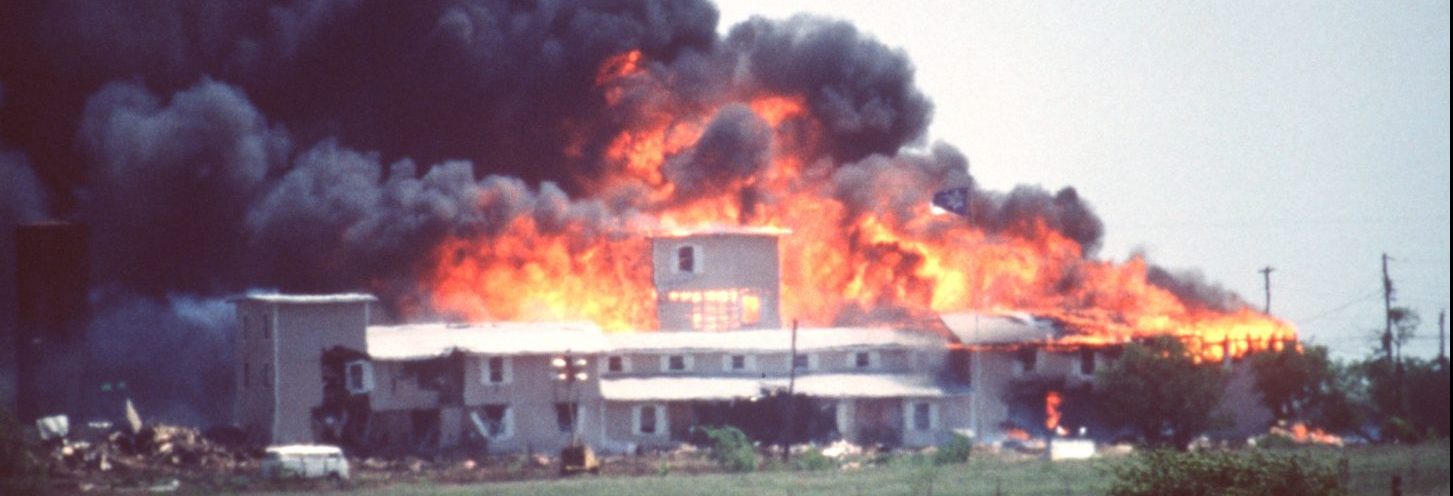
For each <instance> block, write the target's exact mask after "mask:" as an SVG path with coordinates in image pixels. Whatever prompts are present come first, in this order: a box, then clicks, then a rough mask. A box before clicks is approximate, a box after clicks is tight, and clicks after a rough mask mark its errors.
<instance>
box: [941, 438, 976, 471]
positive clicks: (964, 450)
mask: <svg viewBox="0 0 1453 496" xmlns="http://www.w3.org/2000/svg"><path fill="white" fill-rule="evenodd" d="M973 449H974V443H973V442H972V441H969V438H967V437H964V436H963V435H961V434H954V438H953V439H950V440H949V442H947V443H943V444H942V445H940V446H939V447H938V452H936V453H934V454H933V464H934V465H952V464H955V463H966V462H968V461H969V454H970V452H972V451H973Z"/></svg>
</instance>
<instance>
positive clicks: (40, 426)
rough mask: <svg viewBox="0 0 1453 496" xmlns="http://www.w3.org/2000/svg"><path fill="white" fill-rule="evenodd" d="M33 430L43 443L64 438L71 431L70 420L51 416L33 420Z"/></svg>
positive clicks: (61, 416) (64, 417)
mask: <svg viewBox="0 0 1453 496" xmlns="http://www.w3.org/2000/svg"><path fill="white" fill-rule="evenodd" d="M35 428H36V430H38V431H40V438H41V439H42V440H45V441H49V440H52V439H58V438H63V437H66V435H68V434H70V431H71V421H70V418H68V417H66V416H65V415H51V416H49V417H41V418H38V419H35Z"/></svg>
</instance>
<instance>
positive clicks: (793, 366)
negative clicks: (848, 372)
mask: <svg viewBox="0 0 1453 496" xmlns="http://www.w3.org/2000/svg"><path fill="white" fill-rule="evenodd" d="M791 350H792V351H791V353H790V354H789V355H787V415H786V416H785V417H786V418H784V419H783V422H782V461H784V462H785V461H787V459H788V458H789V457H790V456H791V454H792V440H791V432H792V420H793V417H794V415H793V413H794V412H793V410H794V408H793V407H794V406H796V402H795V401H794V400H795V399H796V397H795V396H794V394H795V393H796V389H797V319H792V348H791Z"/></svg>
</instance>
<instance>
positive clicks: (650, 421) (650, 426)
mask: <svg viewBox="0 0 1453 496" xmlns="http://www.w3.org/2000/svg"><path fill="white" fill-rule="evenodd" d="M640 409H641V410H640V415H641V434H655V433H656V407H654V406H643V407H640Z"/></svg>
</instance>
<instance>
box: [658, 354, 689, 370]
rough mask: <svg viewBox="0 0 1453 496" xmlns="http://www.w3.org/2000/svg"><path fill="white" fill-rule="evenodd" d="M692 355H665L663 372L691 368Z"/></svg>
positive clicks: (662, 361) (662, 364)
mask: <svg viewBox="0 0 1453 496" xmlns="http://www.w3.org/2000/svg"><path fill="white" fill-rule="evenodd" d="M691 365H692V360H691V355H664V356H662V357H661V371H662V372H685V371H688V370H691Z"/></svg>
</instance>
